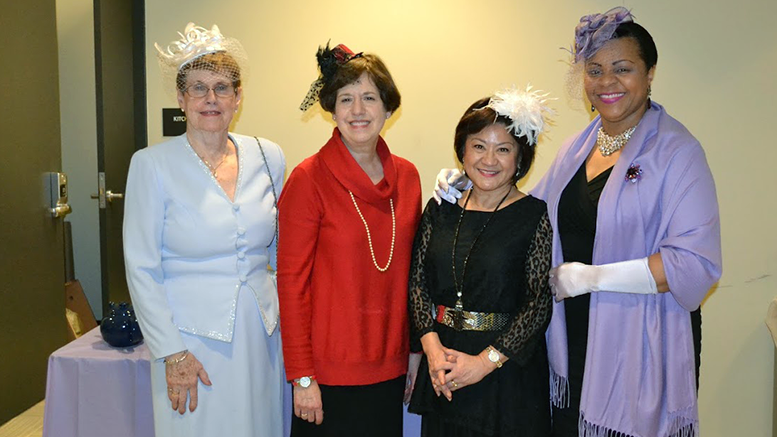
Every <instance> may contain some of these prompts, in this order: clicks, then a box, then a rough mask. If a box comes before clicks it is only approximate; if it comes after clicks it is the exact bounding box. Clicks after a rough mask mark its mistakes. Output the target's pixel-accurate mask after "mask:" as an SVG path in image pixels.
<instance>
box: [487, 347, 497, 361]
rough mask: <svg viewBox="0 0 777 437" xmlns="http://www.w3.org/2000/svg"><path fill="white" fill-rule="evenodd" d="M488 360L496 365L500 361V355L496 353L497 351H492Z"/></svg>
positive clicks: (489, 352)
mask: <svg viewBox="0 0 777 437" xmlns="http://www.w3.org/2000/svg"><path fill="white" fill-rule="evenodd" d="M488 359H489V360H490V361H491V362H492V363H496V362H497V361H499V354H498V353H496V351H495V350H493V349H491V350H490V351H488Z"/></svg>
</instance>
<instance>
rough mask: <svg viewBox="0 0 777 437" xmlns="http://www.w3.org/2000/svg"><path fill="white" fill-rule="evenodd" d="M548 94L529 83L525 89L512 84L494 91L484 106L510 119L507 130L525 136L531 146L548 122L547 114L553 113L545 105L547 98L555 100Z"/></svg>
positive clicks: (553, 112) (518, 135)
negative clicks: (533, 89) (533, 88)
mask: <svg viewBox="0 0 777 437" xmlns="http://www.w3.org/2000/svg"><path fill="white" fill-rule="evenodd" d="M548 95H549V93H544V94H543V93H542V91H539V90H535V91H532V86H531V85H528V86H527V87H526V91H521V90H519V89H518V88H516V87H515V85H513V86H512V88H505V89H503V90H501V91H497V92H495V93H494V95H493V96H492V97H491V100H489V102H488V105H486V106H485V107H486V108H491V109H493V110H494V111H495V112H496V113H497V114H499V115H502V116H505V117H507V118H509V119H510V120H512V123H511V124H510V125H509V126H507V131H508V132H510V131H512V133H513V134H514V135H515V136H516V137H524V136H525V137H526V139H527V140H528V143H529V145H530V146H533V145H535V144H537V138H538V137H539V136H540V134H541V133H542V131H543V129H545V125H546V124H548V121H549V120H548V116H550V115H553V114H555V111H553V110H552V109H550V108H549V107H548V106H547V105H546V103H547V102H548V101H549V100H555V99H551V98H548Z"/></svg>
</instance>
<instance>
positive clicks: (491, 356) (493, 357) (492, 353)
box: [488, 346, 502, 369]
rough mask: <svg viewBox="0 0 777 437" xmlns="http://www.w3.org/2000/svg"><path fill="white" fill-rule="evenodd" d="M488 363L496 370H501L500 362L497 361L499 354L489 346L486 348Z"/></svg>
mask: <svg viewBox="0 0 777 437" xmlns="http://www.w3.org/2000/svg"><path fill="white" fill-rule="evenodd" d="M488 361H491V362H492V363H494V364H496V368H497V369H500V368H502V361H500V360H499V352H497V351H496V349H494V348H492V347H491V346H489V347H488Z"/></svg>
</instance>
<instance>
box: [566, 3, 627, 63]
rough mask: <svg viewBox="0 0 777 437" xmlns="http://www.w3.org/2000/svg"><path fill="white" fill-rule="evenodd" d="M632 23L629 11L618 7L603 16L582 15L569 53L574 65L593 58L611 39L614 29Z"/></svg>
mask: <svg viewBox="0 0 777 437" xmlns="http://www.w3.org/2000/svg"><path fill="white" fill-rule="evenodd" d="M632 21H634V16H633V15H631V11H629V10H628V9H626V8H624V7H623V6H618V7H614V8H612V9H610V10H609V11H607V12H605V13H603V14H591V15H584V16H583V17H581V18H580V23H578V25H577V27H575V46H574V47H573V48H572V50H570V52H571V53H572V54H573V55H574V56H575V63H578V62H581V61H585V60H586V59H588V58H590V57H591V56H593V55H594V54H595V53H596V52H597V51H599V49H600V48H602V46H603V45H604V43H606V42H607V41H609V40H611V39H612V35H613V34H614V33H615V29H616V28H617V27H618V25H619V24H621V23H627V22H632Z"/></svg>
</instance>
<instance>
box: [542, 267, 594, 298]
mask: <svg viewBox="0 0 777 437" xmlns="http://www.w3.org/2000/svg"><path fill="white" fill-rule="evenodd" d="M548 282H549V283H550V293H551V294H552V295H553V297H554V298H555V299H556V302H561V301H562V300H564V299H566V298H569V297H577V296H580V295H581V294H587V293H590V292H591V291H592V289H593V288H594V284H595V283H596V268H595V267H594V266H589V265H587V264H582V263H579V262H569V263H564V264H561V265H560V266H558V267H556V268H554V269H551V270H550V272H549V273H548Z"/></svg>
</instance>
